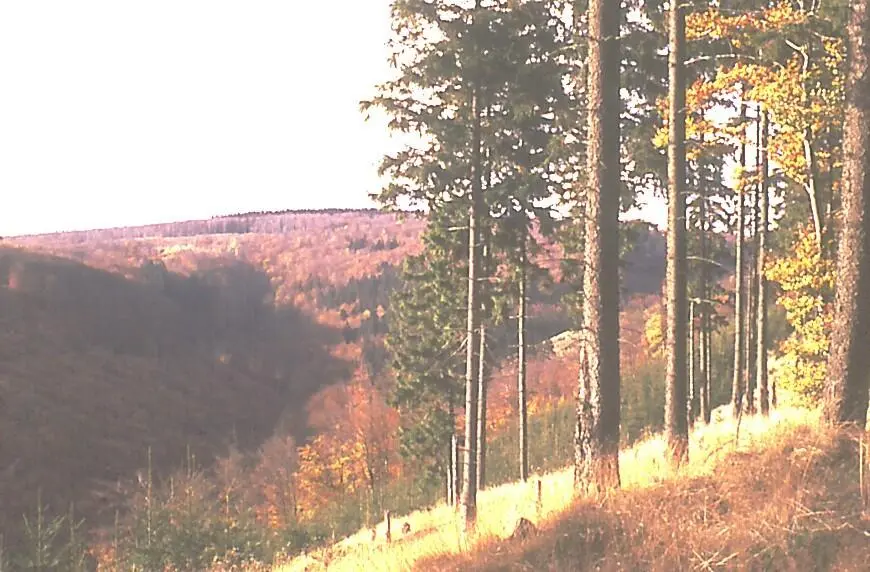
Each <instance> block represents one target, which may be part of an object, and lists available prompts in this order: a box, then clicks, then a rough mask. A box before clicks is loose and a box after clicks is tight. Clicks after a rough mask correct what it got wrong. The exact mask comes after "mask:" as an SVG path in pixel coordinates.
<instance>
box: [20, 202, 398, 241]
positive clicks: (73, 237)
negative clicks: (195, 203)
mask: <svg viewBox="0 0 870 572" xmlns="http://www.w3.org/2000/svg"><path fill="white" fill-rule="evenodd" d="M323 216H330V217H335V219H336V224H338V223H340V222H343V221H346V220H350V219H352V218H355V217H367V218H370V217H376V216H396V215H395V214H390V213H385V212H383V211H379V210H377V209H374V208H365V209H342V208H329V209H298V210H293V209H286V210H277V211H252V212H246V213H235V214H228V215H215V216H213V217H211V218H208V219H196V220H186V221H178V222H166V223H156V224H147V225H139V226H119V227H111V228H101V229H92V230H74V231H59V232H50V233H42V234H29V235H20V236H15V237H10V238H13V239H14V240H15V241H22V242H27V241H28V240H44V239H52V240H55V241H59V242H64V243H73V244H76V243H84V242H91V241H114V240H133V239H140V238H177V237H187V236H200V235H206V234H250V233H258V234H286V233H289V232H296V231H300V230H302V231H304V230H305V229H306V228H307V227H308V224H307V223H308V222H310V221H312V219H314V218H319V217H323Z"/></svg>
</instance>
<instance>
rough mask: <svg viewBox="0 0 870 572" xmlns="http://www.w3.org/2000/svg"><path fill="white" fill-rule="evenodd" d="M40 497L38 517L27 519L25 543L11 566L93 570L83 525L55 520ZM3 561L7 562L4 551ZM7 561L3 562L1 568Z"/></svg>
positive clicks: (38, 570)
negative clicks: (82, 532)
mask: <svg viewBox="0 0 870 572" xmlns="http://www.w3.org/2000/svg"><path fill="white" fill-rule="evenodd" d="M41 496H42V495H41V494H39V495H37V505H36V513H35V514H34V515H33V516H32V517H28V516H24V542H23V545H22V546H23V548H22V551H21V553H20V554H18V555H13V557H12V559H11V562H12V564H13V565H14V566H15V568H16V569H17V570H31V571H33V572H48V571H49V570H52V571H54V570H57V571H64V572H67V571H68V572H78V571H84V570H88V569H89V562H88V559H87V552H86V546H85V544H84V542H83V541H82V538H81V527H82V521H79V520H76V518H75V515H74V513H73V509H72V508H70V511H69V514H66V515H61V516H52V515H50V514H49V513H48V509H47V507H45V506H43V504H42V499H41ZM0 558H3V559H5V555H3V553H2V551H0ZM2 565H3V560H2V559H0V566H2Z"/></svg>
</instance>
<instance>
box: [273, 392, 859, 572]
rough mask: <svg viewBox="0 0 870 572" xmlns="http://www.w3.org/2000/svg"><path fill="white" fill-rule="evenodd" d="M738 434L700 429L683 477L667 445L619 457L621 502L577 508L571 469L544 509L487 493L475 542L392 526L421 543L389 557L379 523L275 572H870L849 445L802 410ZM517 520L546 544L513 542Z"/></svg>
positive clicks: (426, 521) (584, 503)
mask: <svg viewBox="0 0 870 572" xmlns="http://www.w3.org/2000/svg"><path fill="white" fill-rule="evenodd" d="M735 434H736V427H735V424H734V422H733V421H731V420H730V419H728V420H721V421H719V422H717V423H714V424H713V425H712V426H710V427H702V428H699V429H698V430H697V431H695V432H694V434H693V436H692V441H691V453H690V454H691V459H692V461H691V462H690V464H689V465H688V466H686V467H684V468H682V469H680V470H679V471H677V472H674V471H672V470H671V469H669V468H668V466H667V465H666V463H664V462H663V461H664V443H663V441H662V439H661V438H660V437H652V438H650V439H648V440H645V441H643V442H641V443H639V444H638V445H636V446H635V447H633V448H631V449H629V450H626V451H624V452H623V453H622V455H621V459H620V461H621V463H622V475H623V489H622V490H621V491H619V492H617V493H616V494H613V495H612V496H610V497H608V498H602V499H594V500H593V499H579V500H574V499H572V497H571V479H572V474H571V472H570V471H569V470H565V471H561V472H557V473H553V474H549V475H544V476H542V477H541V480H542V490H543V495H542V497H543V498H542V501H543V503H542V507H541V509H540V510H538V509H536V506H535V493H534V490H535V485H534V484H533V483H534V481H533V482H532V483H528V484H522V483H514V484H509V485H505V486H502V487H498V488H495V489H490V490H487V491H484V492H483V493H482V495H481V496H480V497H479V509H480V510H479V512H480V523H479V524H480V526H479V533H478V535H477V537H476V538H474V539H471V540H469V541H465V540H463V539H462V537H461V535H460V534H459V530H458V528H457V523H456V519H455V518H454V516H453V513H452V511H451V510H450V509H449V508H448V507H444V506H438V507H435V508H433V509H431V510H429V511H422V512H418V513H415V514H412V515H410V516H409V517H407V518H399V519H394V531H396V530H398V529H400V527H401V524H402V523H404V522H409V523H410V524H411V531H412V532H411V534H410V535H408V536H407V537H406V538H402V535H401V533H397V532H394V541H393V543H392V544H391V545H389V546H388V545H387V544H385V543H384V541H383V531H382V527H383V524H382V525H381V526H380V527H379V530H378V539H377V540H376V541H374V542H372V541H371V532H370V531H362V532H360V533H359V534H358V535H356V536H354V537H351V538H349V539H347V540H345V541H342V542H341V543H339V544H337V545H336V546H334V547H331V548H328V549H325V550H323V551H320V552H317V553H313V554H310V555H307V556H304V557H301V558H298V559H296V560H294V561H292V562H291V563H290V564H289V565H287V566H286V567H284V568H282V569H280V570H282V571H291V570H320V569H326V567H327V566H328V568H329V570H336V571H337V570H367V571H375V570H407V569H412V568H416V569H424V570H469V569H475V570H479V569H482V570H504V569H509V570H584V569H600V570H690V569H697V570H722V569H735V570H744V569H774V570H815V569H836V570H861V569H866V566H867V562H868V561H870V522H868V521H867V520H866V519H863V520H862V516H861V510H860V507H861V501H860V492H859V486H858V463H857V459H856V455H855V448H854V446H852V447H851V448H850V446H849V445H843V444H842V442H841V441H839V440H838V439H837V433H836V432H835V431H833V430H831V429H828V428H825V427H823V426H822V425H821V424H820V423H819V418H818V414H817V413H814V412H808V411H805V410H798V409H785V410H780V411H777V412H776V413H775V414H774V415H773V417H772V419H770V420H769V421H768V420H764V419H760V418H756V419H745V420H743V422H742V424H741V427H740V431H739V440H735ZM847 443H848V441H847ZM519 516H524V517H526V518H529V519H530V520H532V521H533V522H535V523H536V524H537V525H538V526H539V528H540V534H538V535H537V536H536V537H533V538H530V539H528V540H525V541H510V540H504V539H505V538H506V537H507V536H509V535H510V533H511V531H512V528H513V526H514V524H515V522H516V520H517V518H518V517H519Z"/></svg>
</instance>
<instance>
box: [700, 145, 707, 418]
mask: <svg viewBox="0 0 870 572" xmlns="http://www.w3.org/2000/svg"><path fill="white" fill-rule="evenodd" d="M701 137H702V138H703V135H701ZM700 193H701V196H700V205H699V207H698V217H699V218H700V219H701V235H700V239H699V243H700V244H699V246H700V251H701V266H700V282H701V287H700V290H701V294H700V295H701V300H702V302H701V307H700V324H699V329H700V332H699V333H698V346H699V348H698V350H699V351H698V353H699V354H700V355H699V364H698V365H699V366H700V367H699V372H698V373H699V374H700V380H698V384H699V385H700V388H699V390H700V391H699V393H700V396H699V400H698V401H699V403H698V405H699V413H700V417H701V419H702V420H703V421H704V422H705V423H709V420H710V368H709V364H708V363H707V351H708V345H707V342H708V340H707V332H708V330H709V329H710V302H709V300H710V285H709V282H710V263H709V262H708V258H709V257H710V253H709V248H707V232H708V230H709V228H708V227H709V225H708V221H707V212H708V211H707V200H708V198H709V192H708V190H707V186H706V181H702V182H701V188H700Z"/></svg>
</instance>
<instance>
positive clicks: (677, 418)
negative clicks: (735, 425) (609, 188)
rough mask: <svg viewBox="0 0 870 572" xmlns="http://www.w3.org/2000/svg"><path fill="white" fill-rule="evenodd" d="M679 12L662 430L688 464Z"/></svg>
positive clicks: (681, 16)
mask: <svg viewBox="0 0 870 572" xmlns="http://www.w3.org/2000/svg"><path fill="white" fill-rule="evenodd" d="M685 28H686V23H685V13H684V7H683V6H682V5H681V4H679V3H672V4H671V7H670V14H669V26H668V30H669V56H668V67H669V85H668V94H669V95H668V101H669V104H668V109H669V115H668V117H669V122H668V132H669V135H668V241H667V242H668V253H667V279H666V286H665V288H666V298H667V324H668V325H667V332H668V333H667V357H666V360H667V373H666V376H667V377H666V391H665V428H666V433H667V439H668V448H669V450H670V454H671V458H672V461H673V462H674V463H675V464H680V463H683V462H685V461H686V460H687V459H688V454H689V442H688V441H689V428H688V420H687V418H686V381H687V380H686V339H687V336H686V317H687V316H686V310H687V292H686V281H687V277H686V270H687V268H686V266H687V262H686V146H685V139H686V79H685V65H684V59H685V41H686V30H685Z"/></svg>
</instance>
